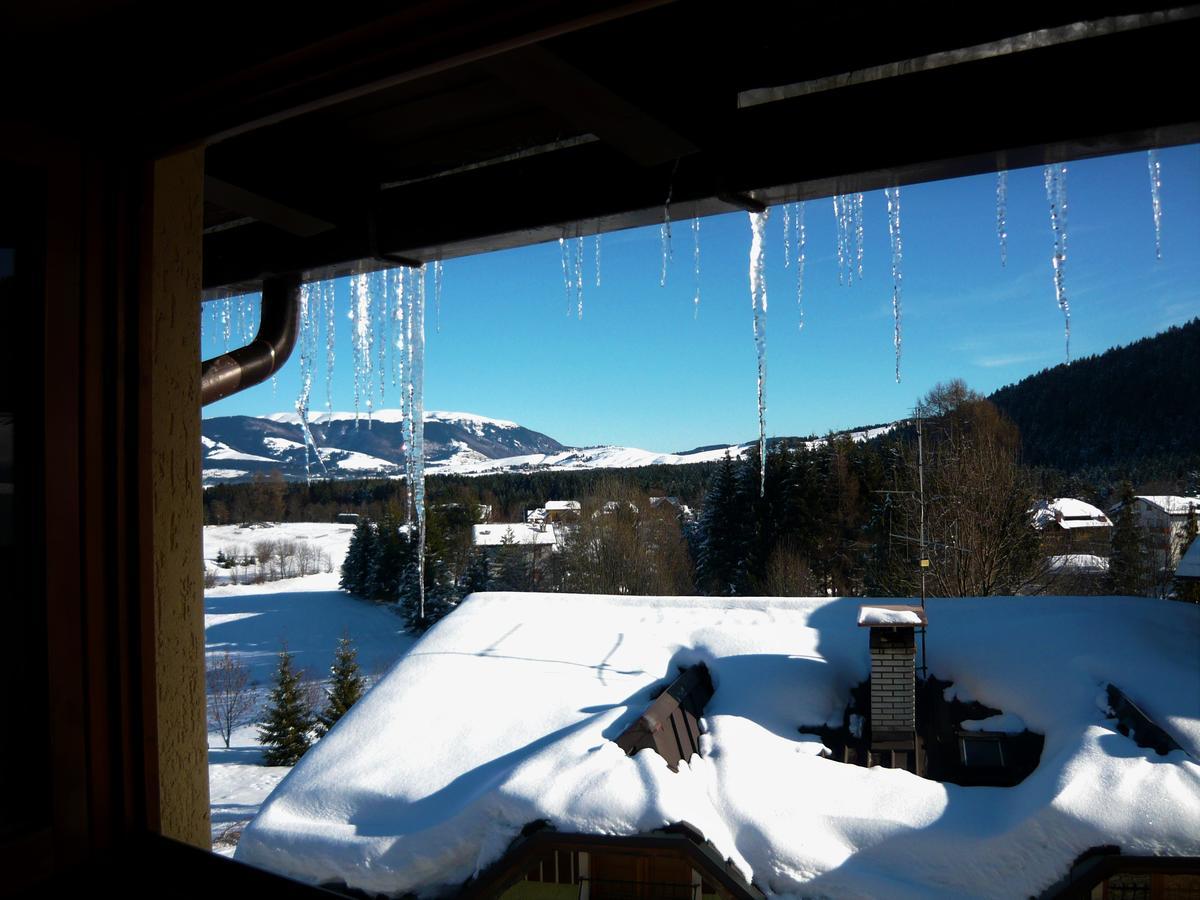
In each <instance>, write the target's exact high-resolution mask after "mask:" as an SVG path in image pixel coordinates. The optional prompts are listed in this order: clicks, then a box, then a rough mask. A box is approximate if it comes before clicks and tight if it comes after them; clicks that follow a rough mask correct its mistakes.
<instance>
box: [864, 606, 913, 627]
mask: <svg viewBox="0 0 1200 900" xmlns="http://www.w3.org/2000/svg"><path fill="white" fill-rule="evenodd" d="M924 623H925V615H924V613H923V612H922V610H921V608H920V607H917V606H895V605H890V604H889V605H879V606H860V607H859V609H858V624H859V625H863V626H870V627H877V626H880V625H923V624H924Z"/></svg>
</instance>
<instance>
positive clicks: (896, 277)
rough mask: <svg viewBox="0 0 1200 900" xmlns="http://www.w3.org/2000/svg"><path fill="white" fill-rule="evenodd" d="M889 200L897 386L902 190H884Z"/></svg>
mask: <svg viewBox="0 0 1200 900" xmlns="http://www.w3.org/2000/svg"><path fill="white" fill-rule="evenodd" d="M883 194H884V196H885V197H886V198H887V211H888V237H889V238H890V239H891V243H892V344H893V345H894V346H895V348H896V384H899V383H900V287H901V280H902V279H903V277H904V275H903V270H902V265H903V262H904V245H903V243H902V242H901V240H900V188H899V187H894V188H884V191H883Z"/></svg>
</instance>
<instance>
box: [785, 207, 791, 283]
mask: <svg viewBox="0 0 1200 900" xmlns="http://www.w3.org/2000/svg"><path fill="white" fill-rule="evenodd" d="M791 264H792V209H791V204H790V203H785V204H783V267H784V268H785V269H786V268H787V267H788V266H790V265H791Z"/></svg>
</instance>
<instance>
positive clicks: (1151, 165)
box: [1146, 150, 1162, 259]
mask: <svg viewBox="0 0 1200 900" xmlns="http://www.w3.org/2000/svg"><path fill="white" fill-rule="evenodd" d="M1146 168H1147V169H1149V171H1150V205H1151V208H1152V209H1153V211H1154V258H1155V259H1162V163H1161V162H1159V159H1158V151H1157V150H1147V151H1146Z"/></svg>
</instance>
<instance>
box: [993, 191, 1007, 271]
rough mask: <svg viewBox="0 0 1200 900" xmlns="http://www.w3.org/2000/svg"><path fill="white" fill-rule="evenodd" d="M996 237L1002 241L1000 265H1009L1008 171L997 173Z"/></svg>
mask: <svg viewBox="0 0 1200 900" xmlns="http://www.w3.org/2000/svg"><path fill="white" fill-rule="evenodd" d="M996 237H997V238H999V239H1000V265H1002V266H1007V265H1008V171H1007V170H1004V169H1001V170H1000V171H999V172H997V173H996Z"/></svg>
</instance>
